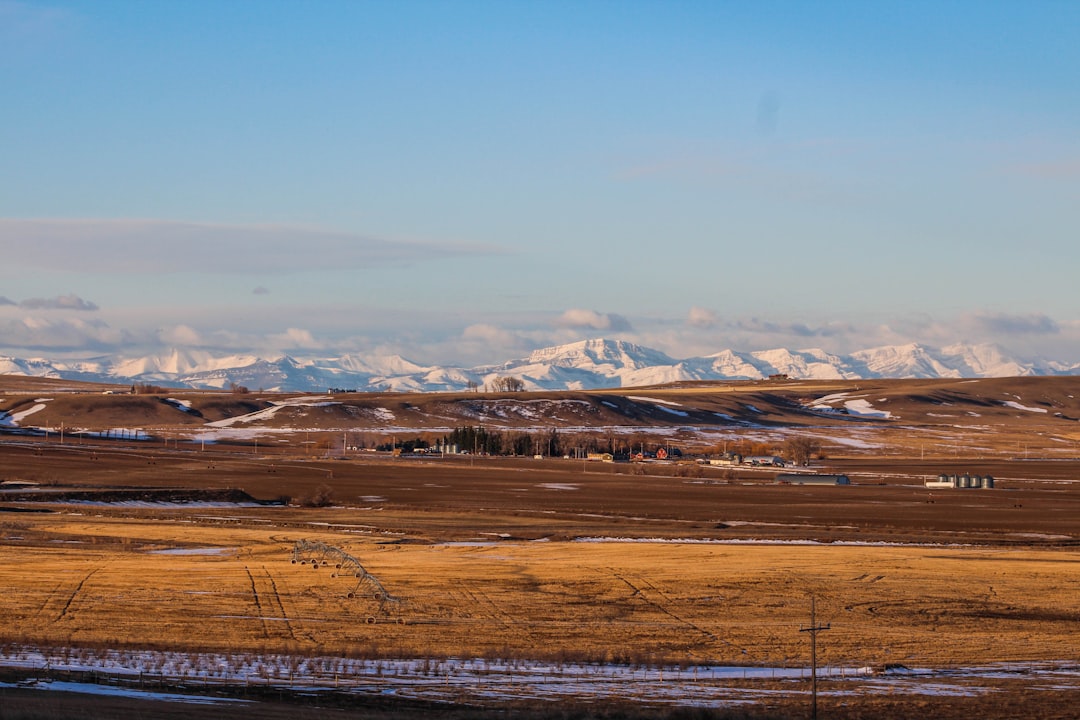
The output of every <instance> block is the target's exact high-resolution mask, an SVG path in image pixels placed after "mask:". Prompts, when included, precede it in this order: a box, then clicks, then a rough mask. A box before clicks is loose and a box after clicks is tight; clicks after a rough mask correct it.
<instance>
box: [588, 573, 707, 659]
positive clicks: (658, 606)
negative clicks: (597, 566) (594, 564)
mask: <svg viewBox="0 0 1080 720" xmlns="http://www.w3.org/2000/svg"><path fill="white" fill-rule="evenodd" d="M608 569H609V570H610V571H611V574H612V576H614V577H615V578H616V579H617V580H621V581H622V582H624V583H625V584H626V586H627V587H629V588H630V589H631V590H633V591H634V592H633V594H632V595H631V597H640V598H641V600H642V602H644V603H645V604H646V605H648V606H650V607H652V608H654V609H655V610H657V611H659V612H661V613H663V614H664V615H667V616H668V617H669V618H671V619H672V620H675V621H676V622H678V623H680V624H682V625H685V626H687V627H689V628H692V629H693V630H695V631H697V632H699V633H701V634H702V635H704V636H705V637H707V638H709V639H710V640H713V641H716V640H717V639H718V638H717V637H716V635H715V634H713V633H711V632H709V631H708V630H706V629H705V628H703V627H701V626H700V625H697V624H695V623H693V622H691V621H690V620H687V619H686V618H684V617H682V616H680V615H677V614H675V613H673V612H672V611H671V610H669V609H668V608H667V605H668V604H669V603H670V602H671V598H669V597H668V596H667V595H666V594H664V592H663V591H662V590H660V589H659V588H658V587H656V586H655V585H653V584H652V583H651V582H649V581H648V580H646V579H645V578H643V577H640V576H639V577H637V578H635V579H636V580H637V582H638V583H639V584H640V586H639V585H636V584H634V582H632V581H631V580H630V579H629V578H627V577H626V576H624V575H620V574H619V573H618V571H616V570H615V568H608ZM642 586H644V588H647V589H648V591H649V592H648V593H647V592H646V590H645V589H643V587H642ZM650 595H657V596H659V598H660V600H661V601H662V602H660V601H657V600H655V599H653V598H652V597H650Z"/></svg>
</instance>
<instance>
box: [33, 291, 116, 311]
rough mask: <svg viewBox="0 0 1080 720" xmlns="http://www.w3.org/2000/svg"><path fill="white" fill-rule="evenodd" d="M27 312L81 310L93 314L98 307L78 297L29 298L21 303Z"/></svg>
mask: <svg viewBox="0 0 1080 720" xmlns="http://www.w3.org/2000/svg"><path fill="white" fill-rule="evenodd" d="M19 307H23V308H26V309H27V310H80V311H89V312H93V311H94V310H98V309H99V308H98V306H97V304H95V303H92V302H90V301H88V300H83V299H82V298H81V297H79V296H78V295H74V294H72V295H60V296H59V297H54V298H28V299H26V300H23V301H22V302H21V303H19Z"/></svg>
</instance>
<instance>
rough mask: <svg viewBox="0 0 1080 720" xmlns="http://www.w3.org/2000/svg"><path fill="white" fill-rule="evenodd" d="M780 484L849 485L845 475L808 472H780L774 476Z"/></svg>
mask: <svg viewBox="0 0 1080 720" xmlns="http://www.w3.org/2000/svg"><path fill="white" fill-rule="evenodd" d="M776 482H777V483H778V484H780V485H850V484H851V480H849V479H848V476H847V475H812V474H810V473H780V474H779V475H777V476H776Z"/></svg>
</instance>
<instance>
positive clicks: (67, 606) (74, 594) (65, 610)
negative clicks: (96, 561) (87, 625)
mask: <svg viewBox="0 0 1080 720" xmlns="http://www.w3.org/2000/svg"><path fill="white" fill-rule="evenodd" d="M100 569H101V567H96V568H94V569H93V570H91V571H90V572H88V573H86V575H85V576H84V577H83V579H82V580H80V581H79V584H78V585H76V586H75V589H74V590H72V591H71V595H70V596H69V597H68V599H67V602H65V603H64V607H63V608H61V609H60V614H59V615H57V616H56V620H54V621H53V622H60V621H61V620H63V619H64V617H65V616H66V615H67V614H68V610H69V609H70V608H71V603H73V602H75V598H76V597H77V596H78V594H79V593H80V592H82V589H83V585H85V584H86V581H87V580H89V579H90V578H92V577H93V576H94V573H96V572H97V571H98V570H100Z"/></svg>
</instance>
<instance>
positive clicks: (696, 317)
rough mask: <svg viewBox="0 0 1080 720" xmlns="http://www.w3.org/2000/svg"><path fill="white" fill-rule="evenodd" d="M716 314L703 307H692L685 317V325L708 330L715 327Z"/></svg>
mask: <svg viewBox="0 0 1080 720" xmlns="http://www.w3.org/2000/svg"><path fill="white" fill-rule="evenodd" d="M718 319H719V318H717V316H716V313H714V312H713V311H712V310H709V309H707V308H703V307H692V308H690V312H689V313H687V316H686V324H687V325H690V326H691V327H697V328H710V327H713V326H714V325H716V323H717V320H718Z"/></svg>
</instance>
